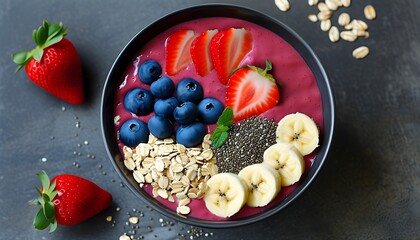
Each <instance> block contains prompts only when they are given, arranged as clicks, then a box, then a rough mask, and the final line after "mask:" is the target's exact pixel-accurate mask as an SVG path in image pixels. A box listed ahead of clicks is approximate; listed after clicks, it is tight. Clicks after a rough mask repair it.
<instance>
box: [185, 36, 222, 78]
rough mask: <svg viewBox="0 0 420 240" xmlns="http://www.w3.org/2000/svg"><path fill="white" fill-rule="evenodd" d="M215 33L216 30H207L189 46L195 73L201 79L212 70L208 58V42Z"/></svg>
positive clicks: (211, 63) (211, 64)
mask: <svg viewBox="0 0 420 240" xmlns="http://www.w3.org/2000/svg"><path fill="white" fill-rule="evenodd" d="M217 32H218V30H217V29H214V30H207V31H205V32H203V33H202V34H201V35H200V36H198V37H196V38H195V39H194V41H193V42H192V44H191V49H190V52H191V58H192V61H193V63H194V67H195V71H196V72H197V73H198V75H200V76H202V77H204V76H206V75H207V74H208V73H209V72H210V71H211V70H213V62H212V61H211V58H210V41H211V39H212V38H213V36H214V35H216V33H217Z"/></svg>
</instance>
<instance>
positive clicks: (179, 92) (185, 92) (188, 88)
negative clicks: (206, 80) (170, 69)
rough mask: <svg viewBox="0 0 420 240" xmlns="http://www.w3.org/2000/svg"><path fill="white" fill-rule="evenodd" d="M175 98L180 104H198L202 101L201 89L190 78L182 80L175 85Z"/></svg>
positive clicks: (198, 84)
mask: <svg viewBox="0 0 420 240" xmlns="http://www.w3.org/2000/svg"><path fill="white" fill-rule="evenodd" d="M175 94H176V98H177V99H178V101H180V102H193V103H195V104H197V103H199V102H200V101H201V99H203V94H204V93H203V87H202V86H201V85H200V83H198V82H197V81H196V80H194V79H192V78H184V79H182V80H181V81H180V82H179V83H178V84H177V85H176V93H175Z"/></svg>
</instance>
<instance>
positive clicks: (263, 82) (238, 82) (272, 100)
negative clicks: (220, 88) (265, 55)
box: [226, 61, 280, 121]
mask: <svg viewBox="0 0 420 240" xmlns="http://www.w3.org/2000/svg"><path fill="white" fill-rule="evenodd" d="M271 68H272V66H271V63H270V62H269V61H266V68H265V69H264V70H263V69H261V68H258V67H254V66H247V67H244V68H241V69H239V70H237V71H235V72H234V73H233V74H232V76H231V77H230V78H229V81H228V83H227V87H226V107H228V106H229V107H231V108H232V110H233V115H234V120H235V121H239V120H242V119H245V118H249V117H252V116H257V115H260V114H261V113H264V112H265V111H267V110H269V109H270V108H272V107H274V106H275V105H276V104H277V102H278V101H279V98H280V96H279V89H278V87H277V84H276V80H275V79H274V77H273V75H271V74H269V73H267V72H268V71H270V70H271Z"/></svg>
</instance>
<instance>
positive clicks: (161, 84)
mask: <svg viewBox="0 0 420 240" xmlns="http://www.w3.org/2000/svg"><path fill="white" fill-rule="evenodd" d="M174 90H175V84H174V82H173V81H172V79H170V78H169V77H166V76H163V77H161V78H159V79H158V80H156V81H155V82H153V83H152V85H150V91H151V92H152V94H153V95H154V96H155V97H157V98H160V99H167V98H169V97H171V96H172V95H173V93H174Z"/></svg>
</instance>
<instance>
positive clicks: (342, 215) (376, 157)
mask: <svg viewBox="0 0 420 240" xmlns="http://www.w3.org/2000/svg"><path fill="white" fill-rule="evenodd" d="M206 2H210V1H204V0H202V1H166V0H161V1H128V0H126V1H106V2H105V1H82V0H79V1H23V0H13V1H12V0H1V2H0V31H1V37H0V39H1V42H0V43H1V44H0V53H1V57H0V141H1V143H0V154H1V157H0V164H1V165H0V189H1V196H0V239H92V238H96V239H118V237H119V236H120V235H121V234H122V233H124V232H127V231H128V230H129V229H130V227H129V226H128V227H127V226H126V225H125V222H126V221H127V217H126V216H127V212H133V208H135V209H136V210H140V211H143V212H144V215H145V216H144V217H143V218H141V220H140V221H141V222H140V224H139V226H140V229H139V230H137V234H136V235H137V236H139V235H145V236H146V239H175V238H177V234H178V233H181V234H185V235H186V236H187V238H189V234H188V233H187V230H189V226H186V225H184V224H181V223H175V225H174V226H172V227H171V229H170V230H169V228H168V227H160V226H161V223H160V222H159V219H160V218H162V220H163V222H164V223H165V222H166V221H171V220H170V219H168V218H166V217H164V216H161V215H160V214H158V213H157V212H155V211H150V210H149V208H147V207H146V205H145V204H144V203H143V202H141V201H140V200H138V199H136V198H135V196H134V194H132V193H131V192H130V191H129V190H128V189H127V188H126V187H122V186H121V181H120V179H118V176H117V174H116V172H115V171H114V169H113V168H112V165H111V163H110V161H109V160H108V158H107V155H106V152H105V147H104V145H103V141H102V135H101V129H100V119H99V112H100V97H101V91H102V87H103V85H104V82H105V78H106V75H107V73H108V70H109V68H110V66H111V64H112V63H113V61H114V59H115V58H116V56H117V54H118V53H119V51H120V50H121V49H122V48H123V46H125V44H126V43H127V42H128V41H129V40H130V39H131V38H132V37H133V36H134V34H136V33H137V32H138V31H139V30H141V29H142V28H143V27H145V26H146V25H147V24H149V23H151V22H152V21H154V20H156V19H158V18H159V17H161V16H163V15H165V14H167V13H169V12H172V11H174V10H178V9H181V8H183V7H187V6H191V5H195V4H199V3H206ZM226 2H230V3H237V4H240V5H243V6H247V7H251V8H254V9H256V10H259V11H262V12H264V13H266V14H268V15H270V16H272V17H274V18H276V19H279V20H281V21H283V22H284V23H286V24H287V25H289V26H290V27H291V28H292V29H294V30H295V31H296V32H297V33H298V34H300V35H301V36H302V37H303V38H304V39H305V40H306V41H307V42H308V43H309V45H310V46H311V47H312V48H313V49H314V50H315V52H316V53H317V54H318V56H319V57H320V59H321V61H322V62H323V64H324V65H325V68H326V70H327V72H328V73H329V75H330V78H331V82H332V85H333V87H334V89H335V93H336V130H335V138H334V144H333V145H332V149H331V151H330V154H329V157H328V159H327V161H326V162H325V164H324V166H323V168H322V170H321V172H320V174H319V175H318V177H317V178H316V179H315V181H314V182H313V183H312V185H311V186H310V187H309V188H308V189H307V190H306V192H305V193H304V194H302V195H301V196H300V197H299V198H298V199H297V200H296V201H295V202H294V203H293V204H291V205H290V206H288V207H287V208H286V209H285V210H284V211H282V212H280V213H278V214H276V215H275V216H273V217H271V218H269V219H267V220H264V221H262V222H259V223H256V224H252V225H249V226H247V227H243V228H236V229H228V230H214V229H213V230H212V229H204V230H203V231H204V232H205V233H208V234H209V235H210V233H214V234H213V235H212V236H211V238H210V236H209V237H208V238H209V239H420V227H419V226H420V207H419V206H420V164H419V159H420V145H419V143H418V139H420V107H419V103H420V41H419V39H420V27H419V26H418V22H420V2H419V1H415V0H411V1H410V0H404V1H398V3H397V2H396V1H391V0H384V1H356V0H353V5H352V7H351V8H350V9H348V10H347V11H348V12H350V14H351V15H352V16H354V17H362V9H363V6H364V4H366V3H373V4H374V5H375V7H376V8H377V12H378V19H377V20H375V21H373V22H369V25H370V33H371V37H370V38H369V39H366V40H363V41H358V42H357V43H346V42H342V41H341V42H339V43H337V44H332V43H330V42H329V40H328V37H327V35H326V34H325V33H324V32H321V31H320V30H319V29H318V26H317V25H315V24H313V23H310V22H309V21H308V20H307V19H306V16H307V15H308V14H309V13H313V12H315V10H314V9H313V8H310V7H309V6H308V5H307V3H306V1H291V2H292V9H291V11H289V12H287V13H283V12H280V11H279V10H278V9H277V8H276V7H275V5H274V1H271V0H265V1H253V0H248V1H246V0H242V1H226ZM44 18H47V19H49V20H50V21H53V22H55V21H63V22H64V23H65V25H66V26H67V27H68V28H69V34H68V38H69V39H70V40H71V41H73V43H74V44H75V45H76V47H77V49H78V52H79V54H80V57H81V60H82V63H83V66H84V72H85V83H86V84H85V85H86V88H87V89H86V93H87V101H86V103H85V104H83V105H81V106H72V105H69V104H67V103H64V102H62V101H60V100H58V99H56V98H54V97H52V96H50V95H48V94H47V93H45V92H44V91H43V90H41V89H39V88H38V87H36V86H35V85H34V84H33V83H32V82H30V81H29V80H28V79H27V77H26V75H25V74H24V72H23V71H22V72H20V73H18V74H14V70H15V65H14V64H13V63H12V61H11V60H10V54H11V53H13V52H16V51H19V50H24V49H31V48H32V47H33V43H32V39H31V37H30V35H31V32H32V30H33V29H35V28H37V27H38V26H39V25H40V24H41V22H42V20H43V19H44ZM360 44H366V45H368V46H369V47H370V49H371V54H370V56H369V57H368V58H366V59H364V60H362V61H356V60H354V59H353V58H352V57H351V51H352V49H353V48H354V47H356V46H359V45H360ZM63 108H65V109H63ZM63 110H64V111H63ZM77 122H80V128H77V127H76V126H75V125H76V123H77ZM85 141H88V144H84V142H85ZM79 145H80V147H79ZM74 153H76V155H75V154H74ZM77 153H80V154H81V156H77ZM88 155H94V156H95V158H94V159H92V158H88ZM44 157H45V158H46V159H47V161H46V162H43V161H42V160H41V159H42V158H44ZM74 163H78V164H79V165H80V167H79V168H77V167H76V166H74ZM100 165H101V166H102V168H100ZM41 170H46V171H47V172H49V173H50V174H51V175H56V174H59V173H63V172H67V173H73V174H77V175H80V176H83V177H86V178H88V179H91V180H93V181H95V182H97V183H98V184H99V185H100V186H101V187H103V188H105V189H107V190H108V191H110V192H111V193H112V195H113V197H114V201H113V202H114V203H113V206H112V207H111V208H110V209H108V210H107V211H105V212H103V213H101V214H100V215H98V216H97V217H94V218H93V219H91V220H89V221H87V222H85V223H83V224H80V225H78V226H74V227H63V228H60V229H59V230H57V232H55V233H54V234H52V235H49V234H48V233H47V232H46V231H36V230H33V229H32V219H33V216H34V215H35V213H36V209H35V208H34V207H33V206H30V205H29V204H28V200H29V199H31V198H32V197H34V196H35V194H36V192H35V190H34V186H37V185H39V184H38V179H37V178H36V176H35V174H36V173H38V172H39V171H41ZM105 174H106V175H105ZM116 207H120V208H121V211H120V212H116V211H115V208H116ZM108 215H112V216H113V217H114V219H116V225H115V227H112V226H111V223H109V222H106V221H105V217H106V216H108ZM147 226H152V227H153V231H152V232H149V231H148V230H147ZM155 235H156V236H155ZM203 238H205V237H203Z"/></svg>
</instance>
